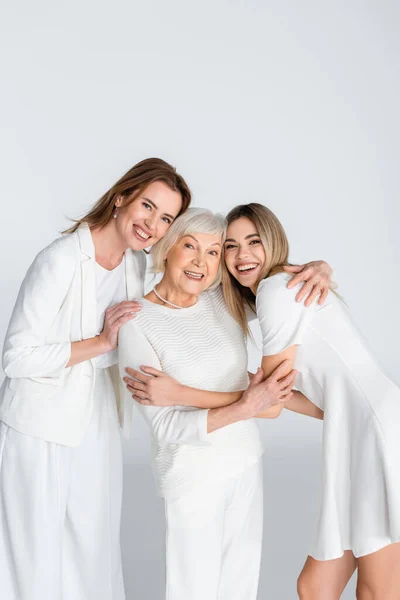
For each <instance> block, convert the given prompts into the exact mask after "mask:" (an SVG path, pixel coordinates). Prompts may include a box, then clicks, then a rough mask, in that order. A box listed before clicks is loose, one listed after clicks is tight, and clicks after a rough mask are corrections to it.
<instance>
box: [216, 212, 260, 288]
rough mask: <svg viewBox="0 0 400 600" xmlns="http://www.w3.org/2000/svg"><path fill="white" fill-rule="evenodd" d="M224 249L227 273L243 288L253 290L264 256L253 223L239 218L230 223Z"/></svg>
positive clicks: (245, 218)
mask: <svg viewBox="0 0 400 600" xmlns="http://www.w3.org/2000/svg"><path fill="white" fill-rule="evenodd" d="M224 248H225V264H226V267H227V269H228V271H229V272H230V273H231V275H232V276H233V277H234V278H235V279H237V280H238V282H239V283H240V284H241V285H243V286H244V287H248V288H254V287H255V286H256V284H257V282H258V281H259V279H260V275H261V272H262V269H263V266H264V264H265V260H266V255H265V249H264V246H263V244H262V242H261V238H260V235H259V233H258V231H257V228H256V226H255V225H254V223H253V221H251V220H250V219H248V218H247V217H240V218H239V219H237V220H236V221H234V222H233V223H231V224H230V225H229V226H228V229H227V232H226V240H225V246H224Z"/></svg>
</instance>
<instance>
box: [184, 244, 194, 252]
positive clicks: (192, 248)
mask: <svg viewBox="0 0 400 600" xmlns="http://www.w3.org/2000/svg"><path fill="white" fill-rule="evenodd" d="M185 248H189V249H190V250H194V247H193V246H192V244H189V242H186V244H185Z"/></svg>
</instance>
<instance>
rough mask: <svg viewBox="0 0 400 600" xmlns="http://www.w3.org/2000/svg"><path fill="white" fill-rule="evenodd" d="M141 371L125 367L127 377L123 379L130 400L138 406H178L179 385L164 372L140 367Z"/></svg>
mask: <svg viewBox="0 0 400 600" xmlns="http://www.w3.org/2000/svg"><path fill="white" fill-rule="evenodd" d="M140 368H141V371H137V370H136V369H130V368H129V367H127V368H126V369H125V371H126V372H127V373H128V375H129V377H124V378H123V379H124V382H125V383H126V387H127V389H128V390H129V391H130V392H131V394H132V398H133V399H134V400H136V401H137V402H139V403H140V404H150V405H152V406H174V405H176V404H179V401H178V394H179V390H180V388H181V385H180V383H179V382H178V381H176V379H174V378H173V377H170V376H169V375H167V374H166V373H164V371H159V370H158V369H154V368H153V367H144V366H141V367H140Z"/></svg>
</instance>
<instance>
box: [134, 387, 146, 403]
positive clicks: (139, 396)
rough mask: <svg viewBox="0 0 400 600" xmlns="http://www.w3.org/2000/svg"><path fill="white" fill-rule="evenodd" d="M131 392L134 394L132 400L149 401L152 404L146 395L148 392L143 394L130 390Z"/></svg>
mask: <svg viewBox="0 0 400 600" xmlns="http://www.w3.org/2000/svg"><path fill="white" fill-rule="evenodd" d="M129 391H130V392H131V393H132V398H135V400H147V402H148V403H150V400H149V398H148V396H147V395H146V392H141V391H140V390H131V389H129Z"/></svg>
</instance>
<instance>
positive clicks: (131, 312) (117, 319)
mask: <svg viewBox="0 0 400 600" xmlns="http://www.w3.org/2000/svg"><path fill="white" fill-rule="evenodd" d="M141 308H142V305H141V304H140V303H139V302H136V301H124V302H120V303H119V304H116V305H115V306H111V307H110V308H108V309H107V310H106V312H105V316H104V327H103V331H102V332H101V333H100V335H99V342H100V344H101V346H102V348H103V352H109V351H110V350H114V348H116V347H117V344H118V331H119V330H120V327H122V325H124V323H127V322H128V321H131V320H132V319H134V318H135V317H136V313H137V312H139V311H140V310H141Z"/></svg>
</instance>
